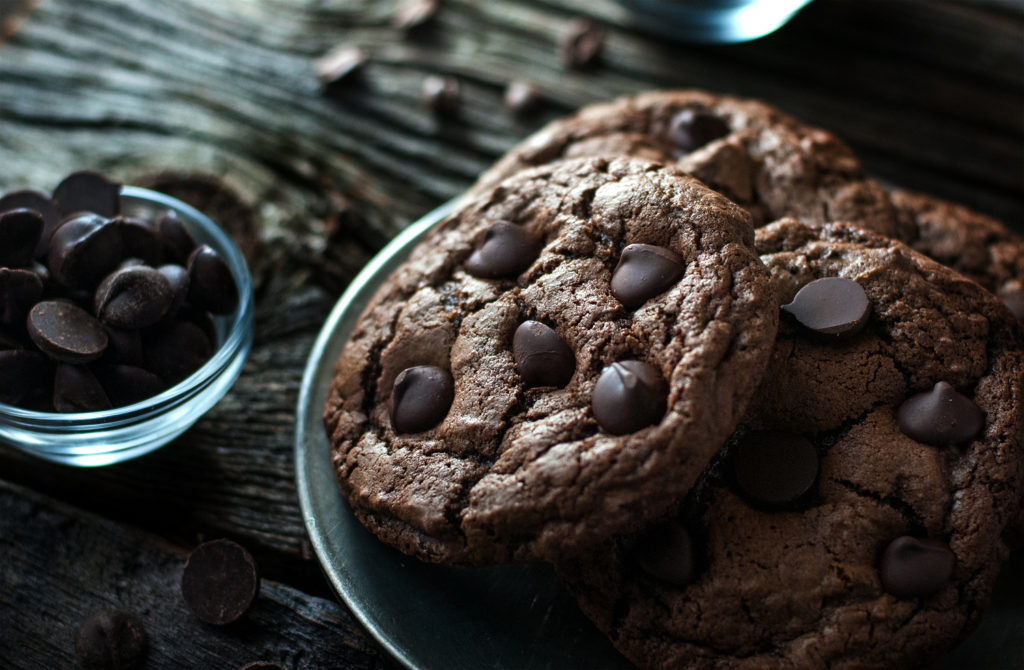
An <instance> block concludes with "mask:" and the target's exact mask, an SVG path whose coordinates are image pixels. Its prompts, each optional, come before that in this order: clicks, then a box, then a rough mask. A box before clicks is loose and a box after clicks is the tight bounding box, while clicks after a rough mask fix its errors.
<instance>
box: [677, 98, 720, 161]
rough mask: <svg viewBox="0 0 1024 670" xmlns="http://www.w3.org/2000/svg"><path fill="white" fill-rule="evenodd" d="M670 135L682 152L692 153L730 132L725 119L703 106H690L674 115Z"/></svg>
mask: <svg viewBox="0 0 1024 670" xmlns="http://www.w3.org/2000/svg"><path fill="white" fill-rule="evenodd" d="M668 133H669V137H670V138H672V141H673V142H674V143H675V145H676V149H677V150H678V151H679V152H680V153H686V154H688V153H690V152H691V151H694V150H696V149H699V148H701V147H702V146H704V145H705V144H707V143H708V142H711V141H714V140H717V139H718V138H720V137H725V136H726V135H728V134H729V126H728V125H726V123H725V121H723V120H722V119H720V118H719V117H717V116H715V115H714V114H712V113H711V112H709V111H708V110H706V109H702V108H696V109H694V108H688V109H684V110H683V111H681V112H679V113H678V114H676V115H675V116H673V117H672V121H671V122H669V128H668Z"/></svg>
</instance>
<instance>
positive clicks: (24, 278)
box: [0, 267, 43, 324]
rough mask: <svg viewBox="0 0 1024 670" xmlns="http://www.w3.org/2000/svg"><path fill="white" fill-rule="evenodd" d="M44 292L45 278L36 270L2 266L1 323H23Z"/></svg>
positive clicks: (0, 278) (0, 270) (0, 292)
mask: <svg viewBox="0 0 1024 670" xmlns="http://www.w3.org/2000/svg"><path fill="white" fill-rule="evenodd" d="M42 294H43V280H42V279H41V278H40V277H39V275H38V274H37V273H36V272H33V271H32V270H20V269H19V270H15V269H10V268H2V267H0V323H7V324H16V323H23V322H24V321H25V315H26V314H28V311H29V310H30V309H32V305H34V304H36V302H37V301H38V300H39V298H40V296H42Z"/></svg>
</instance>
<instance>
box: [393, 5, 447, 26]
mask: <svg viewBox="0 0 1024 670" xmlns="http://www.w3.org/2000/svg"><path fill="white" fill-rule="evenodd" d="M436 13H437V0H406V2H403V3H402V4H401V5H400V6H399V7H398V9H397V10H396V11H395V13H394V14H393V15H392V16H391V26H392V27H393V28H398V29H399V30H411V29H413V28H417V27H419V26H421V25H423V24H424V23H426V22H427V21H429V20H430V19H432V18H433V17H434V14H436Z"/></svg>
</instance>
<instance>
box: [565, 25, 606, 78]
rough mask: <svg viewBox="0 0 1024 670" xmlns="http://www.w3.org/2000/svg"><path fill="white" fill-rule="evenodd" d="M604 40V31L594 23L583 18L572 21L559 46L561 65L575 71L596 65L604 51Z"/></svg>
mask: <svg viewBox="0 0 1024 670" xmlns="http://www.w3.org/2000/svg"><path fill="white" fill-rule="evenodd" d="M604 39H605V30H604V28H603V27H602V26H601V25H600V24H599V23H597V22H596V21H593V20H591V19H587V18H583V17H577V18H575V19H573V20H572V21H570V22H569V26H568V28H567V29H566V31H565V34H564V35H563V37H562V41H561V44H560V45H559V55H560V57H561V60H562V64H563V65H565V66H566V67H571V68H576V69H582V68H586V67H590V66H592V65H594V64H596V63H597V61H599V60H600V59H601V52H602V51H603V50H604Z"/></svg>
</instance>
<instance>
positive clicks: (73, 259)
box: [48, 214, 125, 289]
mask: <svg viewBox="0 0 1024 670" xmlns="http://www.w3.org/2000/svg"><path fill="white" fill-rule="evenodd" d="M48 258H49V267H50V272H51V273H52V274H53V278H54V279H55V280H56V281H57V282H59V283H60V284H62V285H64V286H66V287H68V288H76V289H92V288H93V287H94V286H96V284H98V283H99V281H100V280H101V279H103V278H104V277H106V276H107V275H108V274H110V273H111V272H113V271H114V270H115V269H116V268H117V266H118V265H120V264H121V261H122V260H124V258H125V256H124V249H123V247H122V245H121V236H120V234H118V232H117V229H116V228H114V227H113V226H108V225H107V220H106V219H104V218H102V217H100V216H96V215H95V214H82V215H80V216H76V217H74V218H72V219H69V220H67V221H65V222H64V223H63V224H62V225H61V226H60V227H59V228H57V230H56V231H54V233H53V237H52V238H50V250H49V255H48Z"/></svg>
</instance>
